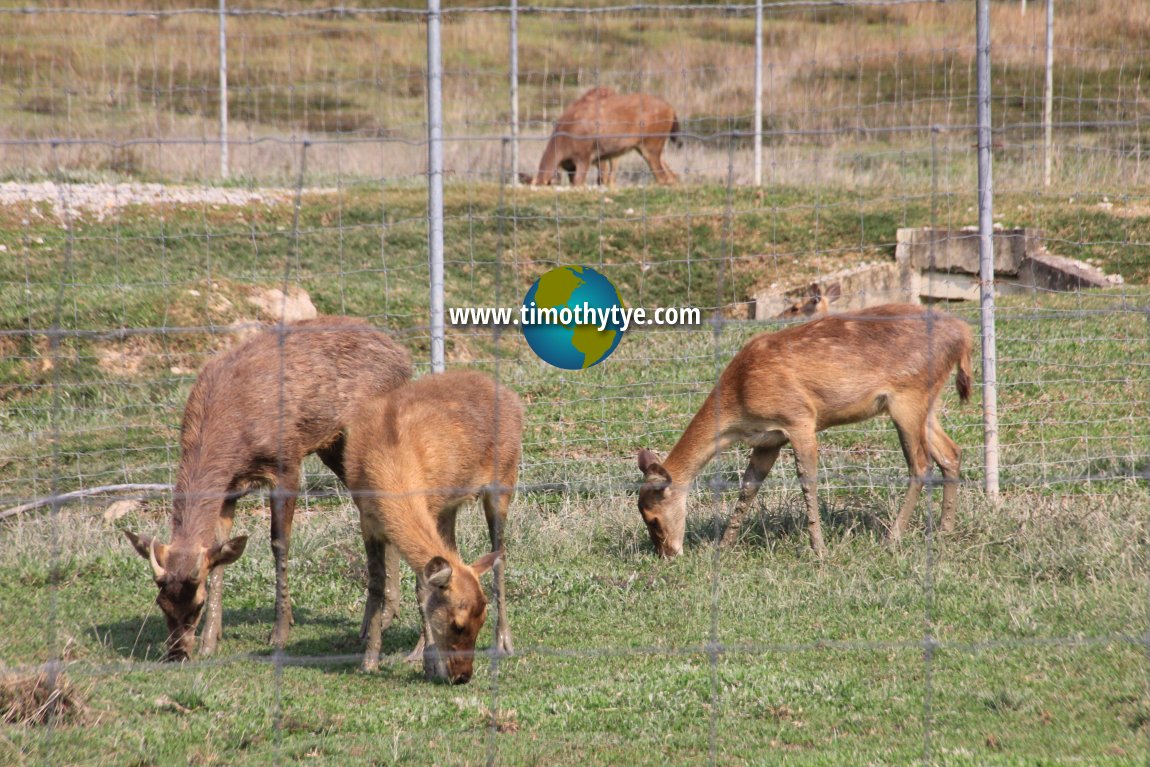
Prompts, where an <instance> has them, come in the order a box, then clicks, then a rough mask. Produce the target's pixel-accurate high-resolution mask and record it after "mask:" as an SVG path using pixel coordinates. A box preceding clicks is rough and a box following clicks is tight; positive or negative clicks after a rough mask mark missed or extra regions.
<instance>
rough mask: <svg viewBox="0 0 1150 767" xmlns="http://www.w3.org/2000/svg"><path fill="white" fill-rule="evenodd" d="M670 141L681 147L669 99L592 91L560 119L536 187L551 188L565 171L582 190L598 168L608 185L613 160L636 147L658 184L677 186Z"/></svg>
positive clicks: (602, 90)
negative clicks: (668, 155) (667, 158)
mask: <svg viewBox="0 0 1150 767" xmlns="http://www.w3.org/2000/svg"><path fill="white" fill-rule="evenodd" d="M668 139H670V140H671V141H672V142H674V143H675V144H679V143H680V138H679V120H678V118H677V117H676V116H675V110H674V109H673V108H672V107H671V105H670V104H668V103H667V102H666V101H663V100H662V99H660V98H656V97H655V96H649V95H647V94H644V93H628V94H620V93H615V92H614V91H612V90H611V89H610V88H592V89H591V90H590V91H588V92H587V93H584V94H583V95H582V96H581V97H580V98H579V100H577V101H576V102H575V103H573V104H571V105H570V106H569V107H567V109H566V110H564V112H563V114H561V115H560V116H559V120H558V121H556V123H555V130H554V131H553V132H552V134H551V138H550V140H549V141H548V142H547V146H546V148H544V150H543V157H542V158H541V159H540V161H539V171H538V173H536V174H535V181H534V183H535V185H536V186H546V185H548V184H551V183H553V182H554V180H555V175H556V173H558V171H559V170H560V169H562V170H564V171H566V172H567V173H568V175H569V176H570V178H571V183H572V185H573V186H582V185H583V184H584V182H585V181H586V179H587V173H588V171H589V170H590V168H591V165H593V164H595V165H598V166H599V171H600V183H605V184H607V185H610V184H611V183H613V181H614V166H613V161H614V160H615V159H616V158H618V157H621V156H622V155H624V154H626V153H627V152H630V151H631V150H632V149H634V150H637V151H638V152H639V154H640V155H642V157H643V159H644V160H646V161H647V165H648V166H649V167H650V168H651V172H652V173H654V174H655V180H656V181H658V182H659V183H660V184H674V183H675V182H676V181H677V180H678V179H677V178H676V176H675V174H674V173H673V172H672V171H671V169H670V168H668V167H667V166H666V164H665V163H664V162H663V149H664V147H665V146H666V144H667V140H668Z"/></svg>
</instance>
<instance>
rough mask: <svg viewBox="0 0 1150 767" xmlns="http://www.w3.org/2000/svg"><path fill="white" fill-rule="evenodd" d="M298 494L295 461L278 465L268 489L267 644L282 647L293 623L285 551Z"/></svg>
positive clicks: (288, 544) (288, 546)
mask: <svg viewBox="0 0 1150 767" xmlns="http://www.w3.org/2000/svg"><path fill="white" fill-rule="evenodd" d="M298 493H299V463H298V462H297V463H296V464H295V465H294V466H291V467H287V466H284V467H281V470H280V473H279V476H278V477H277V482H276V485H275V487H274V488H272V493H271V495H272V555H273V556H274V557H275V561H276V622H275V627H274V628H273V629H272V637H271V643H272V645H273V646H275V647H279V648H283V646H284V644H285V643H286V642H287V638H288V633H289V632H290V631H291V625H292V623H293V622H294V621H293V620H292V614H291V594H290V593H289V591H288V582H287V570H288V566H287V565H288V551H289V550H290V549H291V526H292V519H293V518H294V517H295V503H296V496H297V495H298Z"/></svg>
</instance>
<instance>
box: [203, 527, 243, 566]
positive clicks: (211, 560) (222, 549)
mask: <svg viewBox="0 0 1150 767" xmlns="http://www.w3.org/2000/svg"><path fill="white" fill-rule="evenodd" d="M247 545H248V537H247V536H246V535H241V536H238V537H236V538H232V539H231V540H229V541H224V542H223V543H217V544H216V545H215V546H213V547H212V550H211V552H210V553H209V554H208V569H209V570H210V569H211V568H213V567H219V566H220V565H230V564H231V563H232V562H235V561H236V560H237V559H239V558H240V554H243V553H244V548H245V547H247Z"/></svg>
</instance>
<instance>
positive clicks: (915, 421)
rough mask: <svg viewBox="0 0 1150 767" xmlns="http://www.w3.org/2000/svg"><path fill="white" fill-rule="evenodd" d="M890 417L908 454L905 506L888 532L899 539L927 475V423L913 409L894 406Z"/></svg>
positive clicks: (903, 504) (894, 539)
mask: <svg viewBox="0 0 1150 767" xmlns="http://www.w3.org/2000/svg"><path fill="white" fill-rule="evenodd" d="M891 418H893V419H894V425H895V428H897V429H898V441H899V443H900V444H901V445H902V454H903V457H904V458H906V468H907V471H909V472H910V483H909V485H908V486H907V490H906V498H904V499H903V502H902V508H901V509H899V512H898V516H897V517H895V520H894V525H892V526H891V528H890V533H889V535H888V537H889V538H890V540H891V541H898V540H899V539H900V538H902V534H903V533H904V532H906V527H907V525H908V524H909V523H910V518H911V515H912V514H914V507H915V504H917V503H918V498H919V496H920V495H921V494H922V487H923V484H924V482H925V479H926V468H927V465H926V455H927V448H926V436H925V435H926V423H925V422H924V421H923V420H922V418H921V416H920V417H915V416H914V414H913V413H907V414H903V413H900V412H899V411H897V410H895V409H891Z"/></svg>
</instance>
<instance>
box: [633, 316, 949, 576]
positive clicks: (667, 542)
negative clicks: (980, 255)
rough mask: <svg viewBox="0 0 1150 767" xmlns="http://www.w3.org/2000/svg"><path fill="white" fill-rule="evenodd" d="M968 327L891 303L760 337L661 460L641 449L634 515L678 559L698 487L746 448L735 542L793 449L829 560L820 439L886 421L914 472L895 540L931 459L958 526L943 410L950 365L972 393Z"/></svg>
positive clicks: (945, 517)
mask: <svg viewBox="0 0 1150 767" xmlns="http://www.w3.org/2000/svg"><path fill="white" fill-rule="evenodd" d="M970 347H971V336H970V328H969V327H967V325H966V323H965V322H963V321H962V320H959V319H957V318H955V317H951V316H949V315H947V314H944V313H942V312H937V311H932V310H927V309H924V308H922V307H919V306H912V305H908V304H887V305H885V306H876V307H874V308H872V309H866V310H863V311H859V312H855V313H852V314H838V315H832V316H829V317H823V318H822V319H817V320H813V321H811V322H808V323H804V324H801V325H795V326H793V327H789V328H786V329H784V330H780V331H779V332H777V333H764V334H762V335H758V336H755V337H754V338H752V339H751V340H750V341H748V342H747V344H746V345H745V346H743V348H742V349H741V350H740V351H739V353H738V354H736V355H735V357H734V358H733V359H732V360H731V362H730V363H729V364H728V365H727V367H726V369H725V370H723V373H722V375H720V376H719V381H718V383H717V384H716V385H715V387H714V389H712V390H711V393H710V394H709V395H708V396H707V399H706V401H705V402H704V403H703V406H702V407H701V408H700V409H699V412H698V413H696V414H695V417H694V418H693V419H691V423H690V425H689V426H687V430H686V431H685V432H683V435H682V437H680V438H679V441H678V443H676V445H675V447H674V449H672V450H671V453H670V455H668V456H667V458H666V460H664V461H662V462H660V461H659V459H658V457H657V456H656V455H655V454H654V453H653V452H651V451H650V450H646V449H644V450H642V451H640V453H639V470H640V471H641V472H643V478H644V483H643V486H642V487H641V488H640V490H639V511H640V513H641V514H642V516H643V521H644V522H645V523H646V524H647V530H648V532H649V533H650V536H651V542H652V543H653V544H654V545H655V548H656V550H657V551H658V553H659V554H660V555H661V556H664V557H671V556H675V555H677V554H679V553H680V552H681V550H682V547H683V534H684V529H685V522H686V516H687V491H688V489H689V487H690V484H691V480H692V479H694V477H695V476H696V475H697V474H698V472H699V471H700V470H701V469H702V468H703V466H705V465H706V464H707V462H709V461H710V460H711V458H713V457H714V456H715V454H717V453H718V452H719V451H720V450H722V449H723V448H724V447H726V446H728V445H730V444H732V443H734V442H745V443H749V444H750V445H751V446H752V448H753V450H752V453H751V461H750V464H749V465H748V466H747V470H746V472H745V473H744V474H743V480H742V485H741V490H740V494H739V500H738V503H737V504H736V506H735V510H734V512H733V513H732V515H731V519H730V521H729V522H728V524H727V529H726V531H725V533H724V535H723V538H722V540H721V544H722V545H730V544H731V543H733V542H734V541H735V539H736V538H737V537H738V532H739V528H740V526H741V525H742V522H743V518H744V517H745V516H746V514H747V512H748V511H749V509H750V506H751V502H752V501H753V500H754V497H755V494H756V493H757V492H758V490H759V486H760V485H761V484H762V483H763V480H764V479H765V478H766V476H767V473H768V472H769V471H770V470H771V467H772V466H773V465H774V463H775V459H777V458H778V456H779V451H780V450H781V449H782V447H783V445H785V444H787V442H790V443H791V446H792V447H793V448H794V451H795V463H796V465H797V467H798V474H799V481H800V484H801V485H802V490H803V498H804V500H805V501H806V507H807V528H808V531H809V533H810V539H811V547H812V548H813V549H814V550H815V552H816V553H817V554H818V555H819V556H822V555H823V554H825V553H826V545H825V544H824V543H823V533H822V526H821V524H820V522H819V505H818V498H817V496H816V480H817V473H818V442H817V439H816V436H815V435H816V434H817V433H818V432H820V431H822V430H823V429H826V428H829V427H831V426H839V425H841V424H848V423H857V422H859V421H865V420H867V419H870V418H873V417H874V416H876V415H878V414H880V413H888V414H889V415H890V417H891V419H892V420H893V421H894V424H895V428H896V429H897V430H898V436H899V441H900V442H901V444H902V450H903V455H904V456H905V458H906V464H907V468H908V469H909V470H910V487H909V489H908V490H907V494H906V498H905V499H904V500H903V504H902V508H901V509H900V511H899V514H898V517H897V518H896V519H895V521H894V524H893V525H892V526H891V528H890V537H891V539H892V540H897V539H898V538H899V537H901V535H902V533H903V532H904V530H905V529H906V525H907V523H908V522H909V520H910V516H911V514H912V513H913V511H914V506H915V504H916V503H917V501H918V497H919V494H920V493H921V491H922V488H923V484H924V478H925V475H926V471H927V461H928V459H932V460H933V461H934V462H935V463H937V464H938V466H939V468H941V469H942V474H943V478H944V484H943V502H942V528H943V530H951V529H953V527H954V513H955V505H956V502H957V493H958V476H959V466H960V454H961V451H960V450H959V447H958V445H956V444H955V443H954V441H953V440H951V439H950V437H948V436H947V435H946V434H945V433H944V432H943V430H942V426H940V425H939V422H938V413H937V411H936V405H937V401H938V395H939V393H940V392H941V391H942V387H943V385H944V384H945V382H946V377H947V375H948V374H949V373H950V371H951V370H952V369H955V368H957V369H958V370H957V375H956V376H955V385H956V388H957V389H958V395H959V398H960V399H961V400H962V401H963V402H965V401H966V400H967V399H968V398H969V397H970V386H971V373H970Z"/></svg>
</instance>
